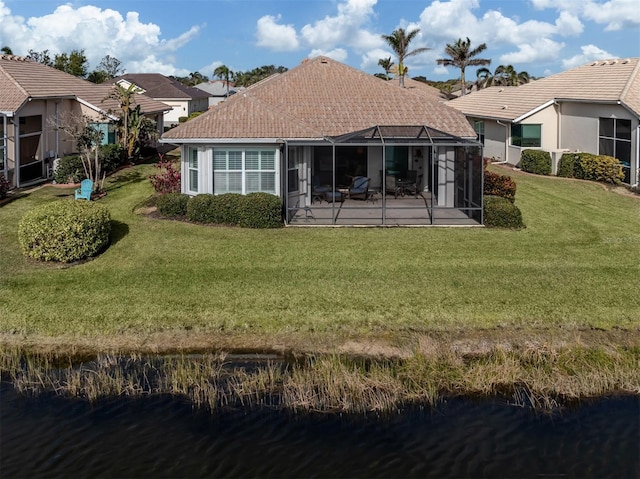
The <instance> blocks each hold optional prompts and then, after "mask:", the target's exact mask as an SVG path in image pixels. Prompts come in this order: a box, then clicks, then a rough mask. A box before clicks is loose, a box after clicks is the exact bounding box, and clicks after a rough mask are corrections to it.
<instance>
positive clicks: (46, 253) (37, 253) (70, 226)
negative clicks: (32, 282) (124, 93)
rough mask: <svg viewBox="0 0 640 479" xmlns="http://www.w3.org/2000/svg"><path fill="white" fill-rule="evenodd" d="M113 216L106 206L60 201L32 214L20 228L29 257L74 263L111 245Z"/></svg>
mask: <svg viewBox="0 0 640 479" xmlns="http://www.w3.org/2000/svg"><path fill="white" fill-rule="evenodd" d="M110 233H111V217H110V215H109V211H108V210H107V208H106V207H105V206H103V205H100V204H98V203H94V202H90V201H78V200H60V201H55V202H53V203H47V204H44V205H41V206H38V207H36V208H34V209H32V210H30V211H28V212H27V213H26V214H25V215H24V216H23V217H22V219H21V220H20V223H19V225H18V242H19V243H20V246H21V248H22V251H23V253H24V254H25V255H27V256H29V257H31V258H34V259H37V260H42V261H60V262H63V263H70V262H72V261H77V260H80V259H84V258H89V257H91V256H95V255H97V254H98V253H100V252H101V251H102V250H104V249H105V248H106V247H107V246H108V244H109V235H110Z"/></svg>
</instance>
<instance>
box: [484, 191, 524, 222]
mask: <svg viewBox="0 0 640 479" xmlns="http://www.w3.org/2000/svg"><path fill="white" fill-rule="evenodd" d="M484 225H485V226H493V227H498V228H522V227H524V224H523V223H522V213H521V212H520V209H519V208H518V207H517V206H516V205H514V204H513V203H512V202H511V201H509V200H508V199H506V198H502V197H500V196H485V197H484Z"/></svg>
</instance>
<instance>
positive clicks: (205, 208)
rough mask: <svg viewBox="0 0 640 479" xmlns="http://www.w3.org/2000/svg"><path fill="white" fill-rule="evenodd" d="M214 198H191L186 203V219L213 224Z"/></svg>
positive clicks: (205, 195) (205, 196) (201, 196)
mask: <svg viewBox="0 0 640 479" xmlns="http://www.w3.org/2000/svg"><path fill="white" fill-rule="evenodd" d="M215 198H216V197H215V196H214V195H211V194H201V195H196V196H193V197H191V199H190V200H189V202H188V203H187V218H188V219H189V220H190V221H196V222H198V223H215V222H216V213H215V206H214V202H215Z"/></svg>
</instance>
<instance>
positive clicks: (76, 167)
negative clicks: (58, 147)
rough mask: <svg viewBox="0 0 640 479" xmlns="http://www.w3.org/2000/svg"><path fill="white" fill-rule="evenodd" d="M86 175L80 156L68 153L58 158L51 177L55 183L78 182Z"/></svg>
mask: <svg viewBox="0 0 640 479" xmlns="http://www.w3.org/2000/svg"><path fill="white" fill-rule="evenodd" d="M86 177H87V174H86V173H85V171H84V166H82V158H81V157H80V156H79V155H70V156H64V157H62V158H60V160H59V161H58V166H57V167H56V170H55V171H54V172H53V179H54V180H55V182H56V183H59V184H62V185H63V184H66V183H80V182H81V181H82V180H84V179H85V178H86Z"/></svg>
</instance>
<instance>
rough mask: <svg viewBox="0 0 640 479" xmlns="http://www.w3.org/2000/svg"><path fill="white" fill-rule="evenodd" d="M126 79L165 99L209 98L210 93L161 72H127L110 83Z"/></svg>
mask: <svg viewBox="0 0 640 479" xmlns="http://www.w3.org/2000/svg"><path fill="white" fill-rule="evenodd" d="M119 80H126V81H128V82H129V83H133V84H135V85H136V86H139V87H140V88H142V89H143V90H145V94H146V95H147V96H150V97H151V98H158V99H160V98H161V99H163V100H170V99H171V100H194V99H198V98H209V97H210V96H211V94H210V93H207V92H206V91H203V90H201V89H199V88H194V87H190V86H187V85H183V84H182V83H180V82H179V81H177V80H174V79H172V78H169V77H166V76H164V75H161V74H160V73H127V74H125V75H121V76H119V77H117V78H114V79H113V80H110V83H116V82H117V81H119Z"/></svg>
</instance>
